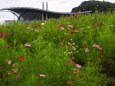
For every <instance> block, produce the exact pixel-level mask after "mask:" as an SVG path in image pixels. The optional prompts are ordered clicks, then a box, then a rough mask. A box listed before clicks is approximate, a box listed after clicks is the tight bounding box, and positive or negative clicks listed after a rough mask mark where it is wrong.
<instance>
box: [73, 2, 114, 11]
mask: <svg viewBox="0 0 115 86" xmlns="http://www.w3.org/2000/svg"><path fill="white" fill-rule="evenodd" d="M114 10H115V3H110V2H105V1H104V2H102V1H93V0H92V1H84V2H82V3H81V4H80V5H79V6H78V7H75V8H73V9H72V12H79V11H92V12H95V11H98V12H113V11H114Z"/></svg>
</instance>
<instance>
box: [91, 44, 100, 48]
mask: <svg viewBox="0 0 115 86" xmlns="http://www.w3.org/2000/svg"><path fill="white" fill-rule="evenodd" d="M99 46H100V45H97V44H96V43H95V44H93V46H92V47H94V48H99Z"/></svg>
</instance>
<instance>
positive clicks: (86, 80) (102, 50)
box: [0, 13, 115, 86]
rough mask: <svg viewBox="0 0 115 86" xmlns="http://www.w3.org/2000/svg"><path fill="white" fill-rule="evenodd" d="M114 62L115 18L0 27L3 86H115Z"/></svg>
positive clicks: (66, 19)
mask: <svg viewBox="0 0 115 86" xmlns="http://www.w3.org/2000/svg"><path fill="white" fill-rule="evenodd" d="M26 43H28V44H31V45H30V46H29V45H28V46H25V44H26ZM94 44H96V45H97V46H98V47H93V46H94ZM114 57H115V15H114V13H113V14H96V13H95V14H92V15H90V14H88V15H78V16H74V17H72V16H70V17H62V18H59V19H49V20H48V21H45V22H41V21H33V22H30V23H20V22H17V23H14V24H8V25H2V26H0V86H110V85H111V86H114V84H115V83H114V80H115V78H114V77H115V75H114V72H115V71H114V69H115V64H114V61H115V58H114ZM8 62H9V63H8ZM78 64H79V65H80V66H81V67H78V66H77V65H78ZM40 75H41V76H40Z"/></svg>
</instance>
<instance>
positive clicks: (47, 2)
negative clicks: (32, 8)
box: [46, 2, 48, 20]
mask: <svg viewBox="0 0 115 86" xmlns="http://www.w3.org/2000/svg"><path fill="white" fill-rule="evenodd" d="M47 11H48V2H46V20H47V19H48V14H47Z"/></svg>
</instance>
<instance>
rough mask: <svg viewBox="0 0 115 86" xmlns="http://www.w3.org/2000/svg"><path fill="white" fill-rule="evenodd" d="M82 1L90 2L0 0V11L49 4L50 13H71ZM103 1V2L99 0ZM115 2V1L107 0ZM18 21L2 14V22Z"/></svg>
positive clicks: (0, 18) (69, 0) (71, 0)
mask: <svg viewBox="0 0 115 86" xmlns="http://www.w3.org/2000/svg"><path fill="white" fill-rule="evenodd" d="M82 1H88V0H0V9H2V8H8V7H34V8H42V2H48V4H49V8H48V9H49V10H50V11H57V12H71V10H72V8H74V7H77V6H79V5H80V4H81V3H82ZM98 1H103V0H98ZM105 1H109V2H115V0H105ZM14 18H15V19H16V17H14V16H13V14H11V13H8V12H0V21H3V20H8V19H14Z"/></svg>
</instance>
